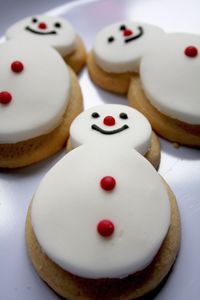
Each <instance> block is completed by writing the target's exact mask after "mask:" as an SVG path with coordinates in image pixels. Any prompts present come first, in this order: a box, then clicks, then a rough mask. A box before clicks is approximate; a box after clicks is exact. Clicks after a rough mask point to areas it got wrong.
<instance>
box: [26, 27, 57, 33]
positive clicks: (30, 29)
mask: <svg viewBox="0 0 200 300" xmlns="http://www.w3.org/2000/svg"><path fill="white" fill-rule="evenodd" d="M25 30H28V31H30V32H32V33H36V34H41V35H49V34H57V32H56V31H55V30H52V31H45V32H43V31H37V30H34V29H32V28H30V27H29V26H27V27H25Z"/></svg>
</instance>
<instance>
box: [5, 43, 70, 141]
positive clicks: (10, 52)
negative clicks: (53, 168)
mask: <svg viewBox="0 0 200 300" xmlns="http://www.w3.org/2000/svg"><path fill="white" fill-rule="evenodd" d="M16 60H19V61H21V62H22V63H23V65H24V70H23V71H22V72H21V73H14V72H13V71H12V70H11V67H10V66H11V64H12V62H14V61H16ZM0 70H1V71H0V92H1V91H8V92H9V93H11V95H12V101H11V102H10V103H9V104H7V105H3V104H1V103H0V143H1V144H2V143H16V142H19V141H23V140H27V139H30V138H34V137H36V136H40V135H43V134H46V133H49V132H50V131H52V130H53V129H54V128H55V127H56V126H58V124H59V123H60V122H61V121H62V116H63V114H64V112H65V110H66V107H67V103H68V96H69V92H70V85H71V81H70V76H69V71H68V69H67V68H66V64H65V63H64V61H63V59H62V58H61V56H60V55H59V54H58V53H57V52H56V51H55V50H54V49H53V48H51V47H49V46H46V45H44V44H41V43H38V42H33V41H29V42H28V43H27V42H26V41H25V40H20V43H19V42H18V41H17V40H12V41H9V42H6V43H3V44H1V45H0Z"/></svg>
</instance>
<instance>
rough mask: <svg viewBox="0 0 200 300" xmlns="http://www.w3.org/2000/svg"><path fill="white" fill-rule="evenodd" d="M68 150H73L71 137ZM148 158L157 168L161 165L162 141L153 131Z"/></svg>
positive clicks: (146, 155)
mask: <svg viewBox="0 0 200 300" xmlns="http://www.w3.org/2000/svg"><path fill="white" fill-rule="evenodd" d="M66 150H67V151H68V152H69V151H71V150H73V148H72V146H71V143H70V138H69V139H68V141H67V145H66ZM144 157H146V159H147V160H148V161H149V162H150V163H151V164H152V165H153V166H154V168H155V169H158V167H159V165H160V142H159V140H158V137H157V135H156V134H155V133H154V132H153V131H152V134H151V142H150V148H149V151H148V152H147V153H146V154H145V155H144Z"/></svg>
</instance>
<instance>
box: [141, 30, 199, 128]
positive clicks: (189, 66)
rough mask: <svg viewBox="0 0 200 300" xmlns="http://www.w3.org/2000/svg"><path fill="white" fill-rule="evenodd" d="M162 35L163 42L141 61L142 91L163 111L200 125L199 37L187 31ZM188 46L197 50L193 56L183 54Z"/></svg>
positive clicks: (168, 114)
mask: <svg viewBox="0 0 200 300" xmlns="http://www.w3.org/2000/svg"><path fill="white" fill-rule="evenodd" d="M166 36H167V37H166V39H165V42H163V43H162V44H161V45H160V46H158V49H157V50H156V51H155V50H154V51H152V52H151V53H149V54H148V55H146V56H144V57H143V59H142V61H141V68H140V75H141V81H142V85H143V88H144V91H145V94H146V95H147V97H148V98H149V100H150V102H151V103H152V105H153V106H155V107H156V108H157V109H158V110H159V111H161V112H162V113H163V114H165V115H167V116H169V117H172V118H175V119H178V120H180V121H183V122H186V123H189V124H193V125H200V101H199V98H200V84H199V78H200V36H199V35H194V34H188V33H187V34H186V33H173V34H168V35H166ZM188 46H195V47H196V48H197V49H198V55H197V56H196V57H188V56H186V55H185V53H184V51H185V49H186V48H187V47H188Z"/></svg>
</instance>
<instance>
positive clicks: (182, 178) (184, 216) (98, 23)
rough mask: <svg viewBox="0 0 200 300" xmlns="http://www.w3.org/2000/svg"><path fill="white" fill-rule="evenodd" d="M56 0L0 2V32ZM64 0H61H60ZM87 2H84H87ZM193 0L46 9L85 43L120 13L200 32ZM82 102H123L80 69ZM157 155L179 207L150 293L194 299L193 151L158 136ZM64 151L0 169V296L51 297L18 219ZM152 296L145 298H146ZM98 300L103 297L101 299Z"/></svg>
mask: <svg viewBox="0 0 200 300" xmlns="http://www.w3.org/2000/svg"><path fill="white" fill-rule="evenodd" d="M64 2H65V3H66V1H58V0H45V1H44V0H43V1H39V0H35V1H25V0H24V1H23V0H18V1H14V0H13V1H11V0H7V1H4V2H3V1H2V3H0V4H1V8H0V25H1V26H0V30H1V31H0V32H1V34H3V33H4V30H5V29H6V27H7V26H9V25H11V24H12V23H13V22H14V21H16V20H18V19H20V18H21V17H25V16H26V15H32V14H36V13H37V14H39V13H43V12H44V11H45V10H48V9H49V8H52V7H53V6H55V5H59V4H63V3H64ZM67 2H69V1H67ZM88 2H89V1H88ZM199 11H200V2H199V0H190V1H184V0H174V1H173V0H135V1H134V0H133V1H131V0H130V1H128V0H127V1H126V0H125V1H123V0H102V1H94V2H93V3H91V2H90V3H88V4H85V1H71V2H70V3H69V4H68V5H64V6H62V7H60V8H57V9H56V10H53V11H51V12H50V13H51V14H55V15H60V14H62V15H63V16H64V17H66V18H68V20H70V21H71V22H72V24H73V25H74V26H75V28H76V30H77V32H78V33H79V34H80V35H81V36H82V38H83V40H84V41H85V43H86V46H87V48H88V50H89V49H90V48H91V46H92V41H93V39H94V36H95V34H96V32H97V31H98V30H99V29H101V28H102V27H103V26H105V25H106V24H109V23H112V22H114V21H119V20H123V19H129V20H131V19H132V20H139V21H145V22H149V23H152V24H157V25H159V26H161V27H163V28H164V29H165V30H166V31H187V32H195V33H200V17H199ZM80 84H81V86H82V91H83V94H84V99H85V107H86V108H88V107H90V106H93V105H96V104H99V103H102V102H104V103H123V104H127V101H126V99H125V98H122V97H118V96H114V95H110V94H108V93H106V92H104V91H102V90H100V89H97V88H96V87H95V86H94V85H93V84H92V83H91V82H90V80H89V78H88V75H87V71H86V70H84V71H83V72H82V74H81V75H80ZM161 147H162V156H161V166H160V169H159V172H160V173H161V175H162V176H163V177H164V178H165V179H166V180H167V182H168V183H169V184H170V186H171V188H172V189H173V191H174V193H175V195H176V197H177V202H178V205H179V208H180V214H181V221H182V241H181V249H180V253H179V256H178V259H177V262H176V264H175V266H174V268H173V270H172V272H171V274H170V276H169V278H168V280H167V282H166V283H165V285H164V286H163V287H162V289H161V291H160V292H159V293H158V294H157V295H156V296H154V298H153V299H157V300H179V299H180V300H188V299H190V300H199V299H200V284H199V278H200V258H199V256H200V233H199V231H200V152H199V151H198V150H193V149H188V148H185V147H180V148H179V149H176V148H174V147H173V145H172V144H170V143H169V142H167V141H164V140H162V139H161ZM63 155H64V151H62V152H61V153H59V154H57V155H55V156H54V157H53V158H50V159H48V160H46V161H44V162H41V163H39V164H36V165H35V166H33V167H27V168H24V169H21V170H14V171H13V170H10V171H3V170H1V171H0V300H16V299H20V300H41V299H43V300H47V299H48V300H56V299H59V297H58V296H57V295H56V294H54V292H53V291H51V290H50V289H49V288H48V287H47V286H46V285H45V284H44V283H43V282H42V280H40V278H39V277H38V275H37V274H36V272H35V271H34V269H33V267H32V265H31V263H30V261H29V259H28V257H27V254H26V247H25V239H24V223H25V218H26V211H27V208H28V205H29V202H30V200H31V198H32V196H33V193H34V191H35V190H36V188H37V186H38V184H39V182H40V180H41V178H42V177H43V176H44V174H45V173H46V171H47V170H49V169H50V168H51V166H53V164H54V163H55V162H56V161H57V160H58V159H59V158H60V157H62V156H63ZM149 299H152V298H149ZM102 300H103V299H102Z"/></svg>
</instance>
